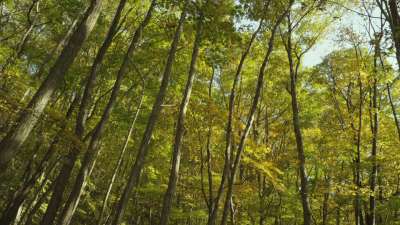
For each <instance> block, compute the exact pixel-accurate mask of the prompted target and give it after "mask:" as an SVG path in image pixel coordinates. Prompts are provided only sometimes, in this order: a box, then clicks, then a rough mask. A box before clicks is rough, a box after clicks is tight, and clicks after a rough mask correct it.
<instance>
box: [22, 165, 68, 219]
mask: <svg viewBox="0 0 400 225" xmlns="http://www.w3.org/2000/svg"><path fill="white" fill-rule="evenodd" d="M60 159H61V158H58V159H57V160H56V161H55V162H54V163H53V164H52V165H51V166H50V171H49V172H48V173H47V175H46V177H45V178H44V179H43V181H42V183H41V185H40V187H39V188H38V189H37V192H36V194H35V196H34V197H33V199H32V200H31V201H30V202H29V204H28V205H27V206H26V209H25V212H24V213H23V215H22V216H21V220H20V222H19V225H22V223H23V221H24V220H25V218H26V217H27V216H28V212H29V209H30V208H31V206H32V205H35V204H36V202H37V199H38V198H39V195H40V193H42V191H43V190H44V187H45V186H46V183H47V180H49V178H50V176H51V175H52V174H53V173H54V170H55V169H56V167H57V165H58V163H59V162H60Z"/></svg>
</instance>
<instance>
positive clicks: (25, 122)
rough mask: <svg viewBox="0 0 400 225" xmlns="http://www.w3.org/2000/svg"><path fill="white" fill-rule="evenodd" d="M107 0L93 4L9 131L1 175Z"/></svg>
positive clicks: (0, 153)
mask: <svg viewBox="0 0 400 225" xmlns="http://www.w3.org/2000/svg"><path fill="white" fill-rule="evenodd" d="M103 3H104V0H92V1H91V4H90V6H89V8H88V10H87V12H86V14H85V16H84V18H83V19H82V21H81V23H80V24H79V26H78V28H77V29H76V30H75V31H74V33H73V34H72V36H71V38H70V40H69V41H68V44H67V45H66V46H65V47H64V49H63V51H62V52H61V54H60V56H59V57H58V59H57V61H56V62H55V64H54V65H53V67H52V68H51V69H50V72H49V74H48V75H47V77H46V78H45V79H44V81H43V82H42V84H41V85H40V87H39V89H38V91H37V92H36V93H35V95H34V96H33V98H32V99H31V101H30V102H29V104H28V106H27V107H26V109H25V110H24V111H22V112H21V113H20V115H19V117H18V119H17V121H16V123H15V124H14V125H13V126H12V127H11V129H10V131H9V132H8V133H7V135H6V136H5V137H4V138H3V139H2V140H1V142H0V172H3V171H4V170H5V168H6V166H7V164H8V163H9V162H10V161H11V159H12V158H13V157H15V156H16V155H17V154H18V153H19V148H20V147H21V145H22V143H23V142H24V141H25V139H26V138H27V137H28V135H29V133H30V132H31V130H32V129H33V126H34V125H35V124H36V122H37V120H38V118H39V117H40V115H41V114H42V112H43V110H44V109H45V107H46V105H47V104H48V102H49V101H50V98H51V96H52V95H53V93H54V92H55V90H56V88H57V87H58V85H59V83H60V82H61V81H62V80H63V78H64V76H65V74H66V73H67V71H68V69H69V67H70V66H71V65H72V63H73V61H74V59H75V57H76V56H77V54H78V52H79V51H80V49H81V47H82V45H83V43H84V42H85V40H86V39H87V37H88V36H89V34H90V32H91V31H92V29H93V27H94V25H95V24H96V21H97V18H98V16H99V14H100V11H101V8H102V7H103Z"/></svg>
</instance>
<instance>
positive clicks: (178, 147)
mask: <svg viewBox="0 0 400 225" xmlns="http://www.w3.org/2000/svg"><path fill="white" fill-rule="evenodd" d="M207 3H208V0H206V1H205V3H204V5H203V7H202V10H201V11H200V18H199V22H198V27H197V33H196V38H195V42H194V45H193V53H192V60H191V63H190V69H189V76H188V80H187V83H186V89H185V94H184V96H183V99H182V103H181V106H180V109H179V116H178V124H177V127H176V134H175V145H174V153H173V158H172V168H171V174H170V177H169V182H168V188H167V192H166V193H165V195H164V201H163V206H162V209H161V219H160V225H167V224H168V218H169V214H170V211H171V206H172V198H173V197H174V194H175V191H176V185H177V184H178V177H179V165H180V159H181V151H182V139H183V133H184V131H185V118H186V111H187V107H188V104H189V101H190V95H191V93H192V87H193V81H194V77H195V75H196V63H197V58H198V55H199V48H200V43H201V35H202V33H203V23H204V13H205V10H204V9H205V7H206V6H207Z"/></svg>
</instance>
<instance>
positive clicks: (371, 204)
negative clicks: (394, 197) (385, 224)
mask: <svg viewBox="0 0 400 225" xmlns="http://www.w3.org/2000/svg"><path fill="white" fill-rule="evenodd" d="M377 86H378V79H377V78H375V82H374V97H373V108H372V109H371V110H373V115H374V124H373V130H372V134H373V138H372V154H371V157H372V163H373V165H372V174H371V192H372V194H371V196H370V198H369V222H368V224H369V225H375V188H376V177H377V175H378V174H377V172H378V169H377V159H376V157H377V144H378V143H377V142H378V110H379V108H378V103H377V95H378V87H377ZM371 119H372V118H371Z"/></svg>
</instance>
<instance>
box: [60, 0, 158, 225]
mask: <svg viewBox="0 0 400 225" xmlns="http://www.w3.org/2000/svg"><path fill="white" fill-rule="evenodd" d="M155 5H156V0H153V1H152V3H151V5H150V8H149V11H148V12H147V15H146V17H145V19H144V20H143V22H142V23H141V24H140V25H139V27H138V28H137V30H136V32H135V35H134V36H133V38H132V42H131V44H130V46H129V48H128V51H127V52H126V54H125V58H124V61H123V62H122V64H121V67H120V69H119V71H118V75H117V79H116V81H115V84H114V88H113V91H112V93H111V96H110V100H109V101H108V104H107V106H106V109H105V110H104V113H103V116H102V117H101V119H100V122H99V123H98V125H97V128H96V131H95V132H94V134H93V136H92V139H91V140H90V144H89V147H88V149H87V151H86V154H85V157H84V158H83V162H82V166H81V168H80V170H79V174H78V176H77V178H76V181H75V185H74V187H73V188H72V191H71V194H70V196H69V198H68V200H67V203H66V204H65V206H64V210H63V212H62V213H61V216H60V219H59V220H58V222H57V224H59V225H61V224H69V223H70V221H71V219H72V215H73V214H74V212H75V209H76V207H77V205H78V203H79V198H80V196H81V194H82V191H83V189H84V188H85V184H86V179H87V176H88V173H89V171H90V164H91V162H92V158H93V155H94V153H95V151H96V150H97V148H98V144H99V142H100V138H101V135H102V133H103V131H104V128H105V125H106V123H107V122H108V119H109V118H110V115H111V112H112V111H113V109H114V105H115V101H116V100H117V96H118V92H119V89H120V87H121V83H122V79H123V78H124V76H125V71H126V68H127V67H128V64H129V61H130V60H131V56H132V53H133V51H134V50H135V49H136V45H137V43H138V41H139V38H140V35H141V33H142V31H143V29H144V28H145V27H146V25H147V24H148V23H149V21H150V19H151V16H152V12H153V10H154V8H155Z"/></svg>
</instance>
